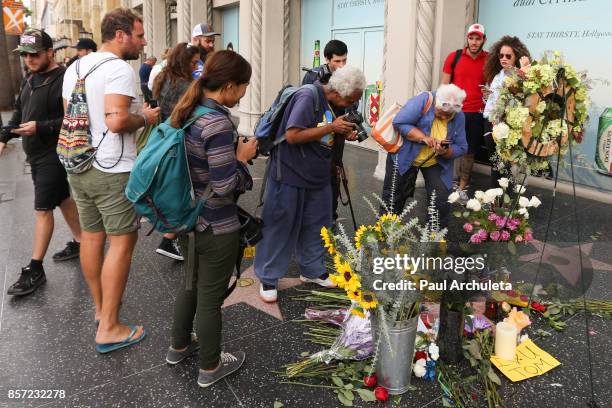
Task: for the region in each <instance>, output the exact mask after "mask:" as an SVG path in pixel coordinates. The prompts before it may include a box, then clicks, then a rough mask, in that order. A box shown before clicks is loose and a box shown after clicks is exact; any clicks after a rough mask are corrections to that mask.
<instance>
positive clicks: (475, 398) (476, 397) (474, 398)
mask: <svg viewBox="0 0 612 408" xmlns="http://www.w3.org/2000/svg"><path fill="white" fill-rule="evenodd" d="M477 400H478V394H476V393H475V392H473V393H472V401H477Z"/></svg>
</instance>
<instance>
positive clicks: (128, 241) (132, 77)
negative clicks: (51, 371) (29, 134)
mask: <svg viewBox="0 0 612 408" xmlns="http://www.w3.org/2000/svg"><path fill="white" fill-rule="evenodd" d="M146 44H147V42H146V40H145V38H144V29H143V26H142V19H141V18H140V17H139V16H138V15H136V14H135V13H134V12H133V11H131V10H129V9H122V8H118V9H115V10H112V11H110V12H108V13H107V14H106V15H105V16H104V18H103V19H102V46H101V47H100V50H99V51H98V52H96V53H92V54H89V55H86V56H84V57H82V58H81V59H79V60H78V61H76V62H75V63H74V64H72V65H71V66H70V68H68V70H67V71H66V75H65V76H64V86H63V90H62V96H63V98H64V106H65V107H67V105H68V101H71V100H72V97H73V96H74V97H75V98H78V97H82V96H83V94H82V91H79V88H76V89H75V85H76V83H77V78H79V79H83V78H84V79H85V96H86V100H87V109H88V115H89V129H88V130H89V132H90V133H91V144H92V145H93V146H95V147H97V150H96V155H95V159H94V160H93V164H92V167H91V168H90V169H89V170H87V171H85V172H83V173H79V174H70V175H69V177H68V180H69V182H70V186H71V187H72V192H73V195H74V200H75V201H76V203H77V207H78V209H79V219H80V221H81V228H82V229H83V233H82V241H81V253H82V254H83V255H82V256H81V268H82V269H83V275H85V280H86V281H87V284H88V286H89V289H90V291H91V294H92V297H93V300H94V304H95V308H96V310H95V320H96V322H99V325H98V332H97V334H96V339H95V341H96V350H97V351H98V352H99V353H108V352H111V351H113V350H117V349H120V348H123V347H127V346H131V345H132V344H135V343H138V342H139V341H141V340H142V339H143V338H144V337H145V336H146V333H147V332H146V330H145V329H144V328H143V327H142V326H137V325H132V326H128V325H125V324H122V323H120V322H119V304H120V302H121V297H122V296H123V291H124V289H125V285H126V283H127V279H128V274H129V271H130V265H131V261H132V253H133V251H134V246H135V245H136V239H137V237H138V235H137V230H138V228H139V223H138V220H139V219H138V217H137V216H136V212H135V211H134V207H133V205H132V203H131V202H130V201H128V199H127V198H126V197H125V194H124V191H125V185H126V184H127V180H128V177H129V175H130V171H131V170H132V167H133V165H134V161H135V159H136V143H135V132H136V131H137V130H138V129H139V128H141V127H143V126H146V125H148V124H151V123H156V122H157V119H158V116H159V108H155V109H151V108H149V107H146V108H145V109H144V110H143V111H142V112H141V113H134V112H137V110H136V109H135V106H134V105H136V104H137V101H138V93H137V88H136V73H135V72H134V70H133V69H132V67H131V66H130V64H128V63H127V62H126V61H128V60H135V59H138V57H139V55H140V52H141V51H142V48H143V46H144V45H146ZM107 237H108V238H109V242H110V245H109V248H108V251H107V253H106V256H105V255H104V245H105V243H106V239H107ZM103 300H104V301H103Z"/></svg>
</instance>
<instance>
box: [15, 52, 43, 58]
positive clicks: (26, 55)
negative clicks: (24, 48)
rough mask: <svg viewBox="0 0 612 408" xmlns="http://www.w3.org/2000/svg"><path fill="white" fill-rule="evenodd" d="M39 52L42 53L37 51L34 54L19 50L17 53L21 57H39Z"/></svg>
mask: <svg viewBox="0 0 612 408" xmlns="http://www.w3.org/2000/svg"><path fill="white" fill-rule="evenodd" d="M41 54H42V53H41V52H37V53H36V54H34V53H30V52H20V53H19V55H20V56H21V58H27V57H28V56H30V57H32V58H39V57H40V55H41Z"/></svg>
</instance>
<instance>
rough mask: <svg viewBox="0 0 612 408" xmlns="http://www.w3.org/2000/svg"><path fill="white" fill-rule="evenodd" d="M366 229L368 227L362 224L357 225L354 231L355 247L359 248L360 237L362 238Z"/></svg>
mask: <svg viewBox="0 0 612 408" xmlns="http://www.w3.org/2000/svg"><path fill="white" fill-rule="evenodd" d="M367 230H368V227H366V226H365V225H362V226H360V227H359V229H358V230H357V232H356V233H355V248H357V249H361V247H362V245H361V239H362V238H363V234H364V233H365V232H366V231H367Z"/></svg>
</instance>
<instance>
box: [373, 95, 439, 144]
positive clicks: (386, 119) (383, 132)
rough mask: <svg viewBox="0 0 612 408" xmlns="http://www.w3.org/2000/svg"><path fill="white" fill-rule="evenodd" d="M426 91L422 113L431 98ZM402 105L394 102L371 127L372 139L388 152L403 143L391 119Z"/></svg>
mask: <svg viewBox="0 0 612 408" xmlns="http://www.w3.org/2000/svg"><path fill="white" fill-rule="evenodd" d="M428 93H429V98H428V100H427V102H426V103H425V107H424V108H423V114H425V113H427V111H428V110H429V108H430V107H431V103H432V100H433V95H432V94H431V92H428ZM403 107H404V106H403V105H401V104H399V103H397V102H395V103H394V104H393V105H391V107H390V108H389V109H387V110H386V111H385V112H384V113H383V114H382V116H381V117H380V119H378V122H376V125H375V126H374V127H373V128H372V137H373V138H374V140H376V142H377V143H378V144H379V145H380V146H381V147H382V148H383V149H385V150H386V151H387V152H389V153H397V152H398V150H399V149H400V147H402V144H403V143H404V138H403V137H402V136H401V135H400V133H399V132H398V131H397V130H395V128H394V127H393V119H395V115H397V114H398V112H399V111H400V110H401V109H402V108H403Z"/></svg>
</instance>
